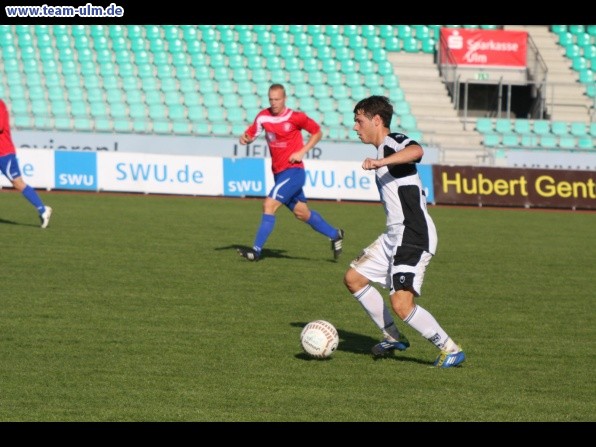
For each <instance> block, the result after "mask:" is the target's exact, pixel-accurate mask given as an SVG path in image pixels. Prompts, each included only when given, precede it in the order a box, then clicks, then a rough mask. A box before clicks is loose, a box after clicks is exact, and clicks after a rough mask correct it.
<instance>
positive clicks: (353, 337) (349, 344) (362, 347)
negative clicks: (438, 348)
mask: <svg viewBox="0 0 596 447" xmlns="http://www.w3.org/2000/svg"><path fill="white" fill-rule="evenodd" d="M307 324H308V322H307V321H304V322H293V323H290V326H293V327H299V328H303V327H304V326H306V325H307ZM337 333H338V334H339V345H338V346H337V351H345V352H352V353H354V354H363V355H367V356H370V357H371V358H372V359H373V360H375V361H377V360H385V359H387V360H397V361H399V362H412V363H419V364H421V365H432V364H433V362H434V359H433V360H432V361H428V360H421V359H416V358H411V357H403V356H400V355H399V353H398V354H389V355H388V356H386V357H381V358H374V357H373V356H372V354H371V352H370V349H371V348H372V347H373V346H374V345H376V344H377V343H378V342H379V340H378V339H376V338H372V337H368V336H366V335H362V334H357V333H355V332H350V331H344V330H340V329H338V330H337ZM295 357H296V358H298V359H301V360H319V361H320V360H331V359H332V358H333V356H331V357H329V358H326V359H316V358H313V357H310V356H309V355H308V354H306V353H304V352H301V353H300V354H296V356H295Z"/></svg>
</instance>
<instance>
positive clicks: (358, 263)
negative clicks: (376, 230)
mask: <svg viewBox="0 0 596 447" xmlns="http://www.w3.org/2000/svg"><path fill="white" fill-rule="evenodd" d="M399 239H400V236H399V235H397V234H388V233H383V234H381V235H380V236H379V237H378V238H377V240H376V241H374V242H373V243H372V244H370V245H369V246H368V247H366V248H365V249H364V250H363V251H362V253H361V254H360V255H359V256H358V257H357V258H355V259H354V260H353V261H352V262H351V263H350V267H352V268H353V269H354V270H356V271H357V272H358V273H360V274H361V275H363V276H364V277H366V278H367V279H369V280H370V281H372V282H376V283H378V284H380V285H381V286H383V287H384V288H385V289H389V290H390V293H391V294H393V292H395V291H396V290H403V289H406V290H407V289H412V290H414V292H415V294H416V296H420V293H421V289H422V281H423V279H424V272H425V271H426V267H427V266H428V263H429V262H430V260H431V259H432V257H433V255H432V254H430V253H429V252H427V251H426V250H423V249H421V248H417V247H412V246H404V245H401V246H400V245H397V243H398V241H399ZM394 261H395V262H396V264H395V265H394Z"/></svg>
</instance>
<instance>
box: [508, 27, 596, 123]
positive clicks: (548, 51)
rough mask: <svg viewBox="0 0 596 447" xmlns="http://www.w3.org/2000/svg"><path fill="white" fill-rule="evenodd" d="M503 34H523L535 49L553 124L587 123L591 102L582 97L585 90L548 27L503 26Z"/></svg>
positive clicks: (555, 36)
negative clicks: (541, 65) (544, 74)
mask: <svg viewBox="0 0 596 447" xmlns="http://www.w3.org/2000/svg"><path fill="white" fill-rule="evenodd" d="M505 29H506V30H510V31H514V30H515V31H526V32H527V33H528V34H529V35H530V37H531V38H532V40H533V41H534V43H535V44H536V47H537V48H538V51H539V53H540V55H541V56H542V58H543V59H544V62H545V64H546V66H547V69H548V72H547V78H546V79H547V82H548V84H549V86H548V88H547V92H546V107H547V110H546V111H547V113H548V114H549V116H550V119H552V120H555V121H584V122H589V121H590V106H591V105H592V104H593V101H592V100H591V99H590V98H588V97H587V96H586V95H585V91H586V90H585V87H584V86H583V85H582V84H581V83H580V82H579V76H578V74H577V72H576V71H575V70H573V69H572V68H571V60H570V59H569V58H568V57H567V56H565V50H564V49H563V47H562V46H560V45H559V44H558V43H557V35H556V34H555V33H553V32H551V31H550V28H549V26H548V25H532V26H530V25H506V26H505Z"/></svg>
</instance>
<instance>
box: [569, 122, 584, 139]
mask: <svg viewBox="0 0 596 447" xmlns="http://www.w3.org/2000/svg"><path fill="white" fill-rule="evenodd" d="M569 133H570V134H571V135H573V136H576V137H583V136H584V135H587V133H588V126H587V125H586V123H582V122H572V123H571V125H570V132H569Z"/></svg>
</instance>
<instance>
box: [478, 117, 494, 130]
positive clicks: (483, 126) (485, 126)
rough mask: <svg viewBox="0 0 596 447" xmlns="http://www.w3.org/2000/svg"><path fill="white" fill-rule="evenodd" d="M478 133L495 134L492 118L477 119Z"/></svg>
mask: <svg viewBox="0 0 596 447" xmlns="http://www.w3.org/2000/svg"><path fill="white" fill-rule="evenodd" d="M475 128H476V131H478V132H480V133H483V134H484V133H492V132H494V127H493V120H492V118H484V117H482V118H477V119H476V127H475Z"/></svg>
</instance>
